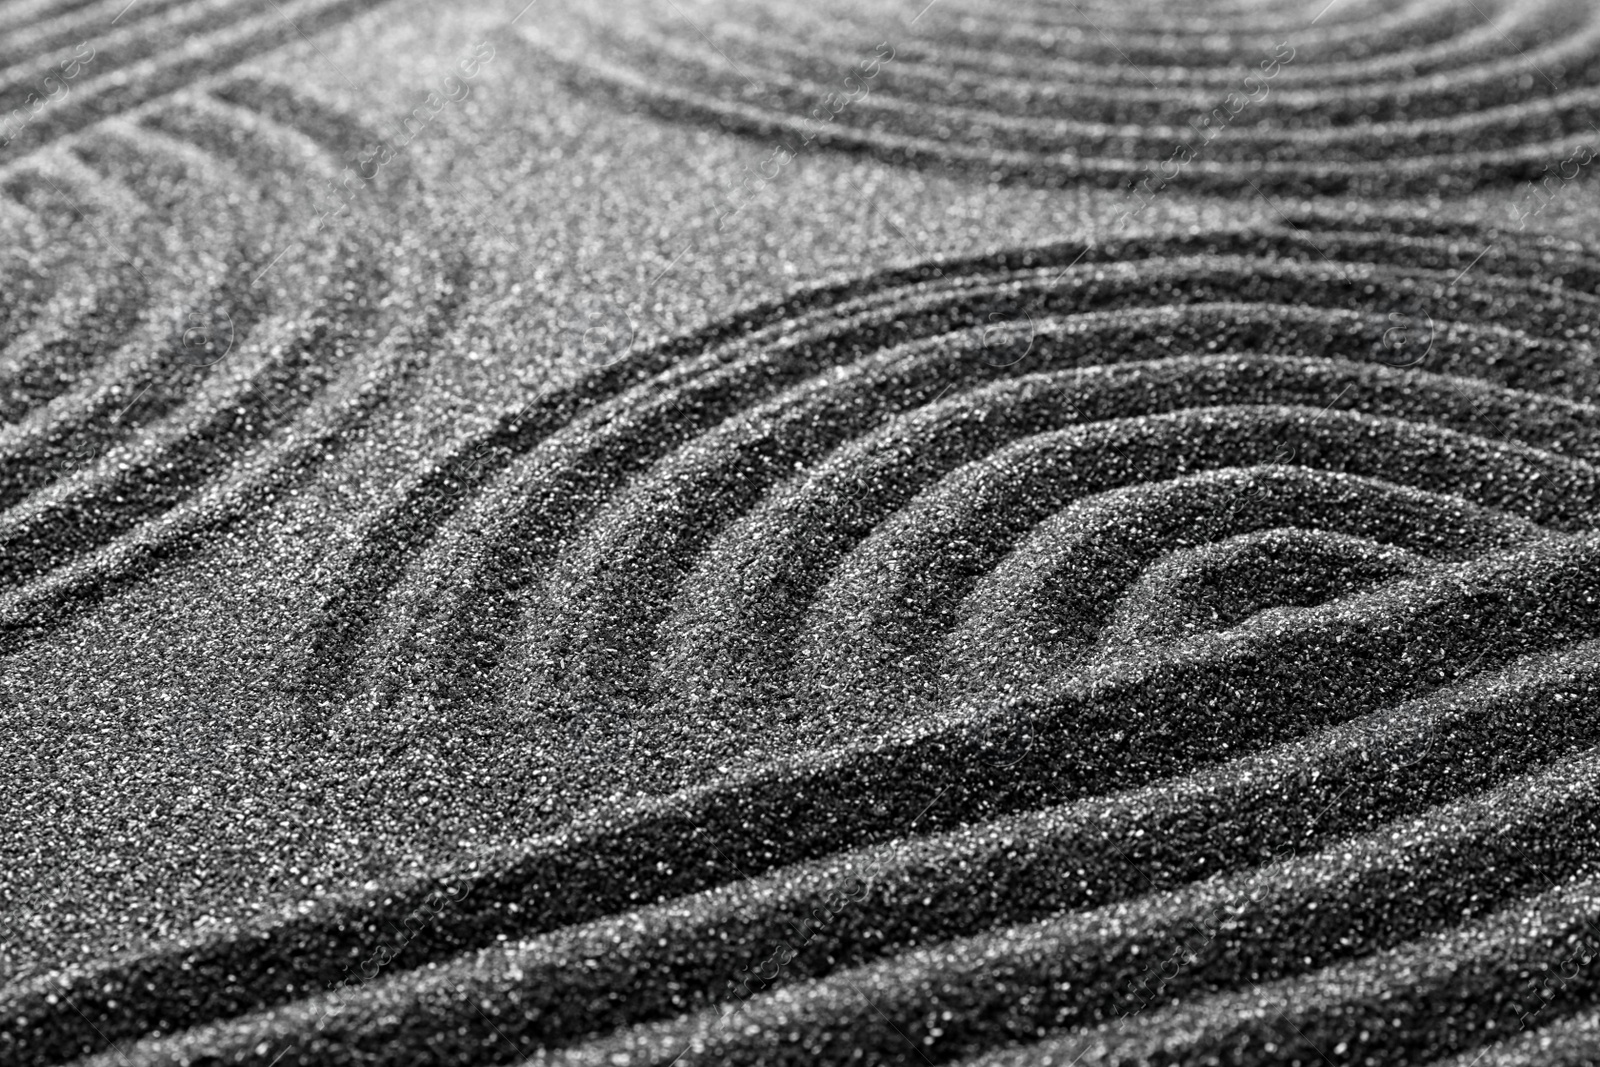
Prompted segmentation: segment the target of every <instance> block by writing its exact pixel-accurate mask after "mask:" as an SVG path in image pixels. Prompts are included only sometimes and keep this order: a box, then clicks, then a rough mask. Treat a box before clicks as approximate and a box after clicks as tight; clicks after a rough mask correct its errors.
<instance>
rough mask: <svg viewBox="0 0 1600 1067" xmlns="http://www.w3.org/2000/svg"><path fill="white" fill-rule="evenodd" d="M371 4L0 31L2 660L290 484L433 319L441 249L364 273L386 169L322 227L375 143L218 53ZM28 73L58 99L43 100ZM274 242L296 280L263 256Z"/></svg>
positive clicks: (240, 5) (35, 23)
mask: <svg viewBox="0 0 1600 1067" xmlns="http://www.w3.org/2000/svg"><path fill="white" fill-rule="evenodd" d="M371 6H373V4H372V0H354V2H353V0H298V2H296V3H291V4H287V5H281V4H276V3H272V2H270V0H267V2H263V3H256V2H224V0H205V2H199V3H147V4H141V5H137V6H132V5H115V4H109V3H100V4H92V5H88V6H87V7H86V8H84V9H81V10H72V11H65V12H62V13H60V14H59V15H58V16H57V17H54V18H42V17H35V18H34V19H32V20H28V19H26V18H24V17H23V14H24V13H23V12H17V13H16V21H17V23H18V25H17V26H16V27H15V30H16V35H15V36H14V37H12V38H9V39H8V40H7V41H6V43H5V45H4V46H0V107H3V108H5V109H10V108H11V105H13V104H16V105H19V106H18V108H17V109H15V110H10V111H9V114H10V115H11V116H12V117H11V119H10V120H8V121H11V122H12V126H11V127H9V128H8V131H7V134H8V136H7V140H6V144H5V146H4V150H5V156H4V158H3V159H0V194H3V200H0V225H4V226H5V228H6V231H7V242H8V243H7V248H8V252H10V253H11V255H10V257H8V259H7V261H6V262H5V263H4V264H0V290H3V291H4V292H5V293H6V301H7V307H6V310H5V316H6V317H5V320H4V323H5V325H4V330H3V333H0V464H3V466H4V469H5V476H4V477H3V478H0V651H13V650H15V649H16V648H18V647H19V646H21V645H22V644H24V643H26V642H28V641H31V640H34V639H36V638H37V637H38V636H39V635H41V634H42V633H45V632H48V631H49V630H50V629H52V628H54V627H56V626H58V625H59V624H60V623H61V622H62V621H63V620H65V619H67V618H70V617H72V616H73V615H75V614H77V613H79V612H81V611H82V610H83V609H84V608H85V607H87V606H90V605H92V604H94V603H96V602H98V601H100V600H102V599H103V598H105V597H106V596H107V595H108V594H109V593H111V592H113V591H115V590H117V589H119V588H122V587H124V586H125V585H126V584H128V583H129V582H130V581H132V580H134V579H136V578H138V577H140V576H141V575H144V574H146V573H148V572H149V570H150V569H151V567H152V566H153V565H155V564H156V563H157V562H158V561H161V560H171V559H174V558H178V557H181V556H183V555H184V554H186V553H187V552H188V551H189V550H190V549H192V548H193V547H194V546H195V545H197V544H199V543H201V542H202V541H204V540H205V539H207V538H211V537H215V536H216V535H217V534H218V533H220V532H221V531H222V530H224V529H226V528H227V527H228V526H230V525H231V524H233V523H235V522H237V521H238V520H239V519H241V518H243V517H245V516H248V515H251V514H253V513H255V512H256V511H257V509H259V508H260V507H262V506H263V504H264V503H265V502H267V501H269V500H270V499H272V498H273V497H274V496H276V495H279V494H281V493H282V492H283V491H284V490H285V489H286V488H289V487H290V486H292V485H293V484H294V483H296V482H297V481H299V480H302V479H303V478H304V477H305V475H306V474H307V472H308V471H309V470H310V469H312V468H313V467H315V466H316V465H317V464H318V463H319V462H320V461H321V460H322V458H323V457H324V455H325V454H326V453H327V452H328V451H330V450H331V449H332V448H334V447H336V446H337V443H338V442H339V441H340V440H341V439H342V438H344V437H345V436H346V435H347V434H348V433H349V432H350V430H351V429H352V428H353V427H354V426H356V425H359V424H360V423H361V422H363V421H364V420H365V419H367V418H368V417H369V416H370V414H371V413H372V411H373V410H374V409H375V408H376V407H377V406H379V405H380V404H381V403H384V402H386V401H388V400H390V399H392V397H393V395H394V394H395V393H397V392H399V391H401V390H402V389H403V387H404V384H405V382H406V381H407V379H408V377H409V376H410V375H411V374H412V372H413V371H414V370H415V369H416V367H417V365H418V363H419V360H420V358H421V356H420V350H421V349H422V348H423V347H424V346H425V345H426V343H427V342H428V341H429V340H432V339H435V338H436V337H437V336H438V334H439V333H441V332H442V331H443V330H445V329H447V328H449V326H450V324H451V322H452V320H453V318H454V316H455V314H456V310H457V305H458V304H459V298H458V297H457V296H456V295H455V291H454V286H455V284H456V283H459V282H461V281H462V280H463V279H464V277H465V274H466V272H467V269H468V264H466V263H465V261H464V260H463V258H462V257H461V256H460V255H459V254H454V253H452V254H450V255H451V257H453V260H452V261H451V262H448V263H445V264H443V265H442V266H443V269H442V270H441V272H440V274H439V276H438V277H435V278H430V279H427V280H418V281H409V280H401V279H396V278H393V277H390V276H388V275H387V273H386V272H385V270H384V267H383V263H384V262H385V259H386V255H385V252H386V250H387V249H391V248H393V247H395V246H396V245H397V244H398V243H399V242H400V241H402V240H403V239H404V237H403V234H401V233H400V232H398V230H399V228H398V227H397V226H396V225H395V223H394V221H393V220H392V219H390V218H388V217H386V216H387V213H388V209H390V208H392V206H393V204H394V203H395V202H396V201H397V199H398V194H399V193H400V192H402V191H404V190H405V189H406V185H407V181H408V179H409V174H408V170H409V168H408V167H407V165H406V163H405V162H404V161H403V160H402V161H400V162H398V163H396V164H395V165H394V166H392V167H390V168H389V169H388V170H387V171H386V172H384V173H382V174H381V175H377V176H376V178H375V180H374V181H372V182H371V183H370V185H371V192H370V194H369V195H368V197H367V198H366V199H365V200H364V201H362V202H359V203H357V205H356V206H355V207H354V208H353V209H352V213H353V214H354V216H355V217H356V218H358V219H360V220H361V221H360V222H352V221H351V220H350V219H349V218H342V219H339V220H338V221H334V220H329V219H324V220H321V221H320V222H319V220H318V219H317V217H316V214H315V210H314V205H315V195H316V190H319V189H322V188H323V187H325V186H328V185H330V184H332V182H333V181H334V179H335V178H336V177H338V176H339V175H340V173H341V171H342V170H343V169H344V166H345V160H344V158H343V157H345V156H346V155H347V154H348V153H350V152H351V151H352V148H353V146H360V145H363V144H369V143H373V142H374V141H375V140H377V138H376V136H375V135H374V133H373V131H371V130H370V129H368V128H366V127H364V126H363V124H362V123H361V122H360V121H359V120H358V119H356V118H354V117H352V116H350V115H349V114H347V113H345V112H342V111H340V110H338V109H336V108H333V107H330V106H328V105H325V104H323V103H321V102H319V101H318V100H317V99H315V98H314V97H312V96H310V95H308V94H305V93H303V92H299V91H297V90H296V89H295V88H294V87H291V86H289V85H286V84H282V83H279V82H275V81H270V80H264V79H261V78H258V77H254V76H249V75H242V74H236V73H231V72H229V70H228V68H229V67H231V66H233V65H235V64H236V63H237V62H238V61H239V60H241V59H244V58H246V57H249V56H251V55H254V54H256V53H257V52H259V51H260V50H262V49H263V48H270V47H273V46H275V45H278V44H282V43H284V42H285V41H287V40H290V39H298V36H299V35H300V34H302V33H305V32H309V31H314V30H316V29H319V28H324V27H327V26H329V25H332V24H334V23H336V22H337V21H339V20H341V19H346V18H350V17H352V16H354V15H357V14H360V13H361V12H362V11H364V10H365V9H367V8H370V7H371ZM124 7H125V10H123V11H122V14H121V15H118V10H119V8H124ZM35 14H36V15H38V14H39V13H37V12H36V13H35ZM114 15H115V16H117V17H116V18H115V19H113V18H112V16H114ZM103 25H108V26H110V27H111V28H110V29H109V30H102V26H103ZM174 35H178V36H177V37H175V36H174ZM85 37H89V38H92V39H93V40H94V41H95V42H97V45H98V47H96V46H91V45H89V44H87V43H86V41H85V40H84V38H85ZM219 70H220V73H217V71H219ZM63 79H65V81H63ZM45 83H49V84H51V85H56V86H57V89H56V90H54V91H55V92H58V93H59V94H60V95H59V96H58V98H55V99H52V100H50V101H49V102H48V105H49V106H38V101H37V93H36V92H34V91H33V90H34V89H35V88H36V87H37V86H39V85H41V84H45ZM63 85H66V86H68V87H69V88H67V89H66V90H62V89H61V86H63ZM25 100H26V101H28V102H29V103H32V104H34V105H35V106H32V107H27V106H21V105H23V103H24V101H25ZM18 115H22V116H26V117H27V121H26V122H21V120H19V119H17V116H18ZM308 192H310V193H311V194H312V196H311V197H308ZM363 216H364V217H363ZM285 257H290V258H289V262H290V263H291V264H293V265H294V266H296V267H297V268H298V269H297V270H296V271H294V272H290V271H288V270H287V269H275V268H278V265H279V263H280V262H281V261H282V260H283V259H284V258H285ZM308 268H309V269H308ZM33 279H37V282H36V283H34V284H30V281H32V280H33ZM441 279H442V280H441ZM396 304H401V305H404V306H406V307H409V308H414V309H418V312H417V313H416V314H413V315H409V316H408V315H402V314H397V313H396V312H395V311H393V310H392V308H393V306H394V305H396Z"/></svg>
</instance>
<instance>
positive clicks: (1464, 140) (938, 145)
mask: <svg viewBox="0 0 1600 1067" xmlns="http://www.w3.org/2000/svg"><path fill="white" fill-rule="evenodd" d="M568 6H569V7H570V9H571V14H570V15H569V17H568V19H567V20H559V19H554V18H552V19H550V20H547V21H545V22H544V23H542V24H541V25H539V26H530V27H529V28H528V29H527V30H526V31H525V32H526V34H527V35H528V36H529V37H530V39H532V40H534V41H536V42H541V43H542V44H543V45H544V46H545V47H546V48H547V50H548V53H549V59H550V61H551V62H557V63H562V64H564V65H566V66H567V67H569V68H570V70H571V77H572V78H573V79H574V80H575V81H576V82H577V83H579V84H583V85H592V86H595V87H600V88H604V89H606V90H608V91H610V92H612V93H615V94H617V95H618V96H620V97H622V98H624V99H626V100H628V101H631V102H634V103H636V104H637V105H639V106H642V107H645V108H648V109H649V110H650V111H652V112H654V113H656V114H659V115H662V116H664V117H668V118H672V119H685V120H691V121H698V122H703V123H709V124H715V125H717V126H720V127H722V128H724V129H728V130H737V131H741V132H745V133H749V134H752V135H759V136H762V137H764V138H766V139H767V140H768V141H770V142H772V143H774V144H775V145H777V146H779V147H778V148H777V149H775V153H778V156H777V162H778V163H779V164H781V163H782V162H784V155H785V154H790V153H794V152H796V151H798V150H800V148H801V146H804V145H808V144H810V143H812V142H820V143H822V144H826V145H829V146H832V147H836V148H842V149H849V150H854V151H862V152H868V153H872V154H875V155H878V156H882V157H884V158H888V159H893V160H900V161H906V162H913V163H918V164H930V165H941V166H951V167H956V168H961V169H963V170H968V171H973V172H976V174H977V175H980V176H985V177H988V178H991V179H994V180H1000V181H1021V182H1027V183H1037V184H1043V185H1062V184H1069V183H1076V182H1092V183H1096V184H1103V185H1111V186H1120V185H1126V184H1131V183H1135V182H1148V183H1151V185H1153V186H1155V187H1158V188H1159V187H1164V186H1165V185H1166V184H1168V183H1170V182H1172V181H1173V180H1175V179H1176V178H1178V176H1179V175H1182V176H1183V180H1184V182H1185V184H1186V186H1187V187H1189V188H1209V189H1216V190H1223V191H1233V192H1238V191H1240V190H1245V191H1248V190H1249V189H1250V188H1251V186H1258V187H1265V188H1268V189H1275V190H1282V191H1284V192H1315V193H1344V192H1355V193H1384V194H1392V193H1419V192H1430V191H1434V192H1437V191H1459V190H1462V189H1466V188H1470V187H1473V186H1477V185H1481V184H1484V183H1494V182H1502V181H1505V180H1508V179H1533V178H1537V177H1539V176H1541V175H1542V174H1543V172H1544V171H1545V168H1546V166H1547V164H1549V163H1550V162H1552V161H1557V160H1563V159H1566V158H1567V157H1569V156H1570V155H1571V154H1572V152H1574V151H1576V150H1578V149H1579V148H1580V147H1582V146H1584V145H1592V142H1593V140H1594V139H1595V136H1596V131H1595V129H1594V126H1593V123H1595V121H1596V115H1597V108H1600V58H1597V57H1600V49H1597V47H1596V44H1597V42H1600V13H1597V12H1596V10H1595V8H1594V6H1593V5H1592V4H1588V3H1584V2H1581V0H1492V2H1489V0H1485V2H1482V3H1478V2H1474V3H1467V2H1464V0H1406V2H1404V3H1393V2H1389V0H1336V2H1334V3H1329V2H1328V0H1314V2H1306V0H1277V2H1273V3H1239V2H1234V0H1218V2H1208V3H1195V4H1181V5H1174V4H1165V3H1158V2H1149V3H1141V2H1134V3H1117V2H1114V0H1113V2H1104V3H1097V2H1093V0H1088V2H1085V3H1073V2H1062V3H1057V2H1052V0H1039V2H1034V3H1023V4H1012V3H999V2H993V0H939V2H937V3H933V4H928V3H926V0H876V2H873V3H867V4H854V3H852V4H846V3H834V2H830V0H822V2H820V3H814V4H791V3H787V2H784V0H753V2H727V0H682V2H679V3H677V4H676V10H675V9H674V6H673V5H667V4H661V3H654V2H651V0H637V2H633V0H625V2H622V3H618V4H610V5H603V6H602V5H594V4H577V3H573V4H570V5H568ZM1319 10H1320V11H1321V12H1322V14H1320V15H1319V14H1318V12H1319ZM574 39H578V40H581V41H583V42H584V44H583V49H582V51H581V52H578V53H576V54H575V50H574V44H573V42H574ZM1224 131H1226V133H1225V135H1224ZM1592 157H1593V151H1592V148H1591V150H1590V153H1589V156H1588V159H1592ZM1588 159H1584V160H1583V163H1584V164H1585V165H1586V164H1587V162H1588ZM769 165H771V164H769ZM1575 166H1577V164H1576V163H1574V164H1572V165H1570V166H1569V169H1572V168H1573V167H1575ZM1568 176H1569V177H1570V176H1571V175H1568Z"/></svg>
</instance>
